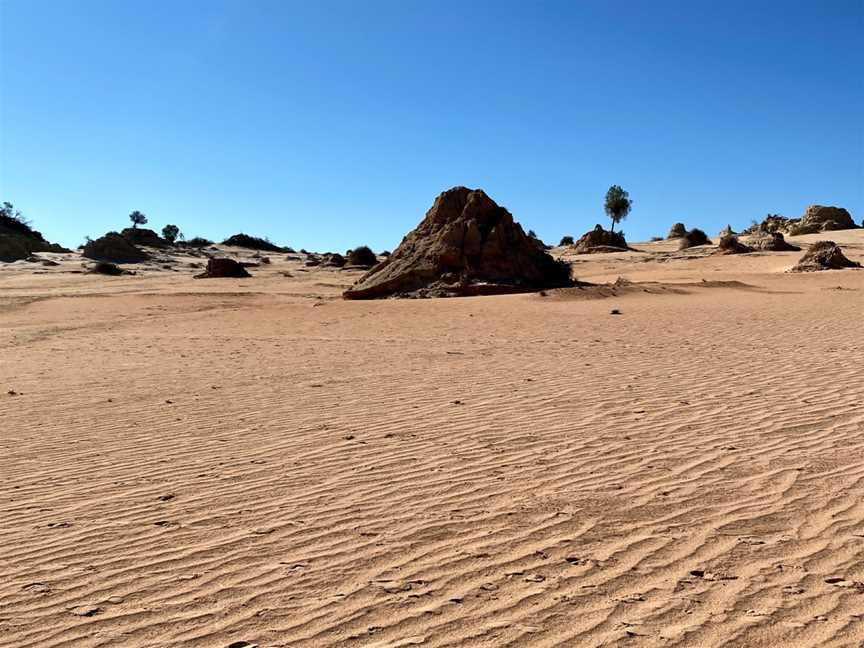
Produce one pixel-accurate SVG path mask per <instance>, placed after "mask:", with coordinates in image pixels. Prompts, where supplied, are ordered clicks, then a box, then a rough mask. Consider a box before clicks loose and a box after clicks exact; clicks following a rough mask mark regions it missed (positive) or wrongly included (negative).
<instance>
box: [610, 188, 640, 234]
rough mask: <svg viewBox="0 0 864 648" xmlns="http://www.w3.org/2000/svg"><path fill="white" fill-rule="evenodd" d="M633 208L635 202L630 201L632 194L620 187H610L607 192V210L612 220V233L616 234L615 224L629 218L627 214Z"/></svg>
mask: <svg viewBox="0 0 864 648" xmlns="http://www.w3.org/2000/svg"><path fill="white" fill-rule="evenodd" d="M632 206H633V201H632V200H630V194H628V193H627V192H626V191H624V190H623V189H622V188H621V187H619V186H618V185H612V186H611V187H609V191H607V192H606V205H605V209H606V215H607V216H609V218H611V219H612V229H611V230H610V231H612V232H614V231H615V224H616V223H620V222H621V221H622V220H624V219H625V218H627V214H629V213H630V208H631V207H632Z"/></svg>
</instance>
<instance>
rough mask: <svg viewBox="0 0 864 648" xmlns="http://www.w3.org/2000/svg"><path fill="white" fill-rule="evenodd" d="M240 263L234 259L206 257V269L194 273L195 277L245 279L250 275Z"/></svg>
mask: <svg viewBox="0 0 864 648" xmlns="http://www.w3.org/2000/svg"><path fill="white" fill-rule="evenodd" d="M251 276H252V275H250V274H249V273H248V272H247V271H246V268H244V267H243V264H242V263H239V262H237V261H235V260H234V259H225V258H218V259H208V260H207V269H206V270H204V272H202V273H201V274H198V275H195V278H196V279H246V278H247V277H251Z"/></svg>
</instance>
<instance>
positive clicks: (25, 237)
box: [0, 214, 69, 261]
mask: <svg viewBox="0 0 864 648" xmlns="http://www.w3.org/2000/svg"><path fill="white" fill-rule="evenodd" d="M68 251H69V250H67V249H66V248H64V247H61V246H60V245H57V244H56V243H49V242H48V241H46V240H45V239H44V238H43V236H42V234H41V233H39V232H37V231H36V230H34V229H32V228H31V227H30V225H28V224H27V222H26V221H24V220H21V219H19V218H16V217H15V216H7V215H5V214H3V215H0V261H19V260H21V259H26V258H27V257H29V256H31V255H32V254H33V253H34V252H68Z"/></svg>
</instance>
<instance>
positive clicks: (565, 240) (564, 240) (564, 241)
mask: <svg viewBox="0 0 864 648" xmlns="http://www.w3.org/2000/svg"><path fill="white" fill-rule="evenodd" d="M558 245H573V237H572V236H562V237H561V242H560V243H559V244H558Z"/></svg>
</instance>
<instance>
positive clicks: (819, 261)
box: [791, 241, 861, 272]
mask: <svg viewBox="0 0 864 648" xmlns="http://www.w3.org/2000/svg"><path fill="white" fill-rule="evenodd" d="M860 267H861V264H860V263H857V262H855V261H851V260H849V259H847V258H846V256H845V255H844V254H843V250H842V249H841V248H840V246H839V245H837V244H836V243H835V242H834V241H816V242H815V243H814V244H813V245H811V246H810V247H809V249H808V250H807V251H806V252H805V253H804V256H802V257H801V258H800V259H799V260H798V263H797V264H796V265H795V267H793V268H792V270H791V272H816V271H818V270H842V269H843V268H860Z"/></svg>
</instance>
